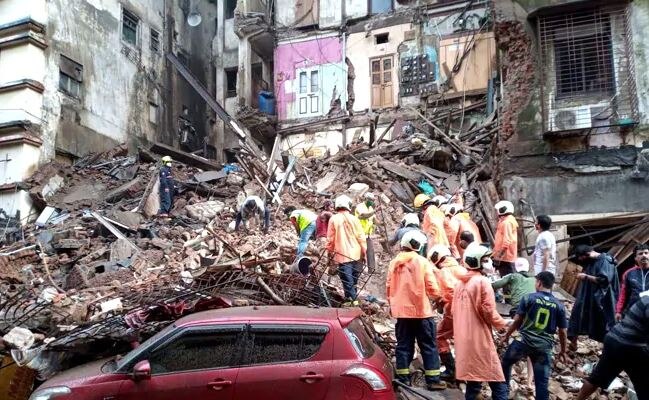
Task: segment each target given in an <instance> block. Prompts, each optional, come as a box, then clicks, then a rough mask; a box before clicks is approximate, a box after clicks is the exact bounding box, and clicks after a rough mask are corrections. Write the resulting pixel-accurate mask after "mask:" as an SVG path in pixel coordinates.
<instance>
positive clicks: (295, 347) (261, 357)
mask: <svg viewBox="0 0 649 400" xmlns="http://www.w3.org/2000/svg"><path fill="white" fill-rule="evenodd" d="M330 331H331V328H330V327H329V326H328V325H326V324H310V325H303V324H276V323H267V324H263V323H252V324H251V325H250V327H249V329H248V334H247V335H246V339H247V340H246V346H245V355H244V361H243V363H242V366H241V369H240V370H239V376H238V378H237V384H236V388H235V398H237V399H262V398H263V399H264V400H290V399H309V400H321V399H325V398H326V396H327V391H328V390H329V383H330V380H331V363H332V361H331V358H332V352H333V338H332V336H333V335H332V334H331V333H330Z"/></svg>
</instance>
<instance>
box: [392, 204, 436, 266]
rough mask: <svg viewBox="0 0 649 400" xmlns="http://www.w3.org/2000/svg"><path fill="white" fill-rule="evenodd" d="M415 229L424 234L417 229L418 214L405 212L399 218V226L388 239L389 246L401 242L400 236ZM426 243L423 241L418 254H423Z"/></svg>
mask: <svg viewBox="0 0 649 400" xmlns="http://www.w3.org/2000/svg"><path fill="white" fill-rule="evenodd" d="M412 231H417V232H421V233H422V234H424V232H423V231H422V230H421V229H419V216H418V215H417V214H415V213H410V214H406V215H404V216H403V218H401V226H400V227H399V229H397V230H396V231H395V232H394V234H393V235H392V237H391V238H390V239H389V240H388V244H389V245H390V246H394V245H395V244H397V243H401V238H403V235H405V234H406V233H408V232H412ZM427 247H428V243H425V244H424V245H423V246H422V248H421V249H420V250H419V255H420V256H425V255H426V251H427Z"/></svg>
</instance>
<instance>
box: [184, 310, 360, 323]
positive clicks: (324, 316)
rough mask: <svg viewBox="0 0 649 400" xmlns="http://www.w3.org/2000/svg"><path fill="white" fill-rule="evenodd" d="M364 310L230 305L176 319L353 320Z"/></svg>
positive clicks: (208, 321) (188, 321) (225, 320)
mask: <svg viewBox="0 0 649 400" xmlns="http://www.w3.org/2000/svg"><path fill="white" fill-rule="evenodd" d="M362 313H363V312H362V311H361V309H360V308H329V307H303V306H250V307H230V308H220V309H217V310H209V311H201V312H197V313H194V314H191V315H188V316H186V317H183V318H181V319H179V320H178V321H176V323H175V325H176V326H188V325H202V324H205V323H212V322H235V321H238V322H241V321H268V320H272V321H283V322H287V321H292V322H331V321H335V320H340V321H341V322H342V323H343V325H346V323H345V322H343V321H349V320H352V319H354V318H356V317H358V316H360V315H361V314H362Z"/></svg>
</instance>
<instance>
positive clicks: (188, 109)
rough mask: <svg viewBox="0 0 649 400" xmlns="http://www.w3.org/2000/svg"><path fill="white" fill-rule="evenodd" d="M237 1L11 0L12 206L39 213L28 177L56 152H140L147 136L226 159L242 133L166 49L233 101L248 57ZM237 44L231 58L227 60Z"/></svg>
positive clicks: (7, 9) (5, 132)
mask: <svg viewBox="0 0 649 400" xmlns="http://www.w3.org/2000/svg"><path fill="white" fill-rule="evenodd" d="M226 3H227V4H226ZM235 5H236V2H217V1H191V2H190V1H168V2H167V1H165V2H163V1H153V0H126V1H118V0H113V1H102V2H97V1H88V0H74V1H45V0H34V1H29V2H26V1H21V0H3V1H1V2H0V155H1V157H2V160H3V161H2V165H1V166H0V208H1V209H2V210H3V212H4V213H5V214H6V215H7V216H10V217H12V218H14V217H16V218H17V219H19V220H21V221H22V222H23V223H24V222H25V221H26V220H27V219H29V218H34V217H35V215H31V214H30V213H32V204H31V201H30V198H29V195H28V193H27V192H26V191H24V190H22V188H21V182H22V181H23V180H24V179H25V178H27V177H28V176H29V175H31V174H32V173H33V172H34V171H35V170H36V169H37V168H38V166H39V165H41V164H43V163H45V162H47V161H49V160H52V159H57V160H58V161H60V162H62V163H66V164H71V163H73V162H74V161H75V160H77V159H78V158H80V157H83V156H85V155H86V154H88V153H91V152H99V151H104V150H107V149H110V148H113V147H114V146H115V145H117V144H120V143H127V144H128V146H129V149H131V150H134V149H135V148H136V147H137V145H139V144H140V143H150V142H162V143H166V144H169V145H174V146H176V147H180V148H181V149H183V150H186V151H191V152H198V153H200V154H204V155H205V156H208V157H210V158H216V159H218V160H223V157H222V156H223V148H224V147H228V146H230V147H233V146H236V145H237V141H236V136H234V135H233V134H230V133H229V132H225V133H224V132H223V128H222V126H221V127H220V126H219V124H218V123H217V118H216V115H215V114H214V112H213V111H212V110H210V109H209V108H208V107H207V106H206V104H205V102H204V101H203V100H202V99H201V98H200V97H199V96H197V95H196V92H195V90H194V89H193V88H192V87H191V86H190V85H189V84H188V83H187V82H186V81H185V80H184V79H183V78H182V77H181V76H180V75H179V74H178V73H177V72H176V71H175V69H174V68H173V67H172V66H171V65H170V64H169V63H168V62H167V61H166V60H165V56H166V54H167V53H172V54H174V55H176V56H177V58H178V59H179V60H180V61H181V63H183V64H184V65H185V66H186V67H187V68H188V69H189V70H190V71H191V72H192V74H193V75H194V76H195V77H196V78H197V80H198V81H200V82H201V84H202V85H203V86H205V88H207V90H208V92H209V93H210V94H211V95H212V96H214V97H215V98H218V99H219V100H220V101H222V102H223V103H225V104H228V105H229V103H228V100H229V99H230V98H231V97H232V96H230V95H229V94H227V93H226V92H224V91H223V88H225V87H228V86H227V85H228V84H230V83H229V82H230V81H229V80H227V79H226V76H225V75H224V71H227V68H228V67H234V68H235V70H236V68H237V65H238V59H237V52H236V46H237V44H238V39H237V37H236V35H234V33H233V30H232V23H233V17H234V14H233V12H234V7H235ZM192 13H195V14H197V15H200V17H201V19H202V23H200V24H199V25H198V26H192V25H190V24H189V21H188V17H189V16H190V14H192ZM228 13H229V14H228ZM199 22H201V21H199ZM228 24H229V25H228ZM224 37H226V38H227V39H228V40H225V41H224V40H223V38H224ZM224 44H225V47H224ZM228 46H230V47H228ZM232 46H233V47H232ZM229 53H232V54H233V57H230V59H228V58H227V57H225V58H223V57H221V55H227V54H229ZM217 55H218V56H217ZM228 60H229V61H230V64H223V62H224V61H225V62H227V61H228ZM235 75H236V74H235ZM233 87H234V88H236V85H234V86H233ZM230 108H231V109H232V110H234V102H232V105H231V107H230ZM233 138H234V139H233ZM52 185H53V187H55V186H56V183H55V182H52Z"/></svg>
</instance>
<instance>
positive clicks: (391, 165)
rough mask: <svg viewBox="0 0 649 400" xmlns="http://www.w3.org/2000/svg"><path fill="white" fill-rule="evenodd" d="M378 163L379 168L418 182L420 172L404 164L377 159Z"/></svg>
mask: <svg viewBox="0 0 649 400" xmlns="http://www.w3.org/2000/svg"><path fill="white" fill-rule="evenodd" d="M378 164H379V166H380V167H381V168H383V169H385V170H386V171H388V172H391V173H393V174H395V175H398V176H400V177H402V178H404V179H408V180H410V181H413V182H419V180H420V179H421V172H415V171H412V170H410V169H409V168H407V167H406V166H403V165H399V164H397V163H395V162H392V161H388V160H382V161H379V163H378Z"/></svg>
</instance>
